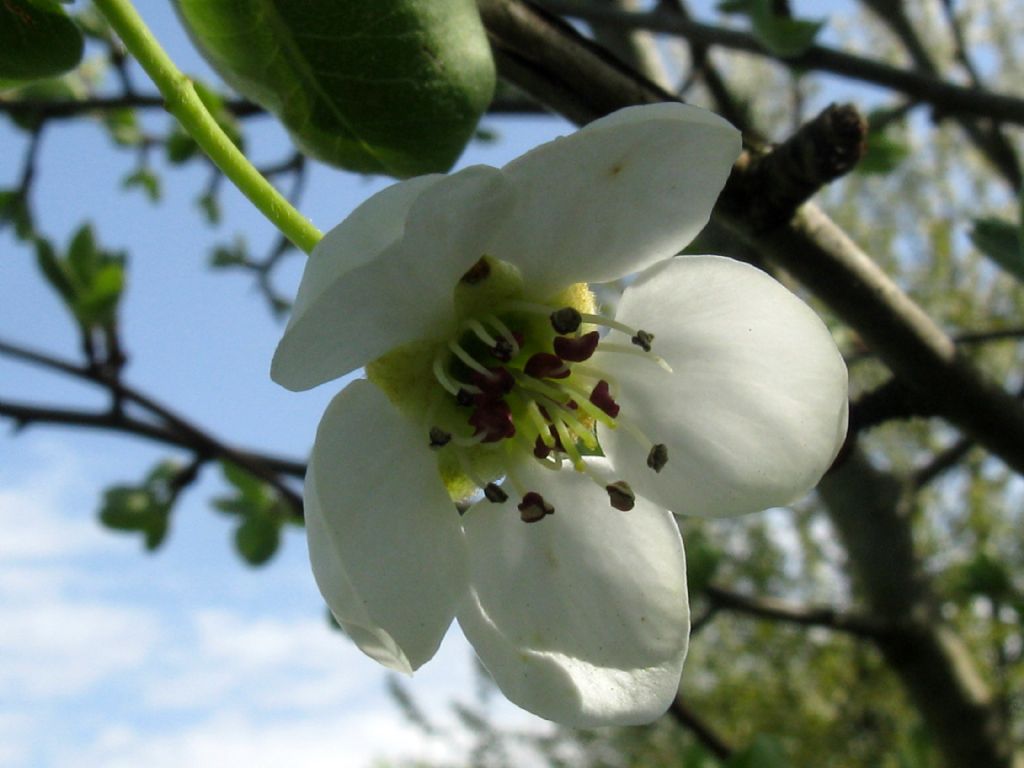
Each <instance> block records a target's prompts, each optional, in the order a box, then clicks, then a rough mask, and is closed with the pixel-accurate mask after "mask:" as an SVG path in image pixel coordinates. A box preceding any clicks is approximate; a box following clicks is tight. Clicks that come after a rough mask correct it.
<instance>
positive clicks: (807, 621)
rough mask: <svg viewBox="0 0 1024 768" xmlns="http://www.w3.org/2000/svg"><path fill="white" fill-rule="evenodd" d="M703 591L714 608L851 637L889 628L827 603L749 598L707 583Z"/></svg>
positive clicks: (877, 633)
mask: <svg viewBox="0 0 1024 768" xmlns="http://www.w3.org/2000/svg"><path fill="white" fill-rule="evenodd" d="M704 593H705V594H706V595H707V597H708V599H709V600H710V601H711V603H712V605H714V606H715V607H717V608H724V609H727V610H731V611H735V612H737V613H744V614H747V615H749V616H755V617H757V618H760V619H768V620H770V621H783V622H787V623H789V624H797V625H799V626H804V627H825V628H826V629H834V630H837V631H839V632H846V633H847V634H850V635H853V636H855V637H861V638H866V639H872V640H876V639H879V638H881V637H883V636H884V635H885V634H886V633H888V632H889V631H890V630H891V628H892V625H891V624H890V623H889V622H886V621H882V620H880V619H878V618H877V617H875V616H869V615H858V614H852V613H844V612H843V611H840V610H838V609H836V608H833V607H831V606H806V605H796V604H793V603H790V602H787V601H784V600H778V599H776V598H771V597H751V596H748V595H741V594H739V593H738V592H732V591H729V590H726V589H723V588H721V587H716V586H714V585H710V584H709V585H708V586H707V587H705V589H704Z"/></svg>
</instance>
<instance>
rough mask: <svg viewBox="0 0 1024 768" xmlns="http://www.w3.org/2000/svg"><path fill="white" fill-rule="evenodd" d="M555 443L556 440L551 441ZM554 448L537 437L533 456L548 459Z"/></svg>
mask: <svg viewBox="0 0 1024 768" xmlns="http://www.w3.org/2000/svg"><path fill="white" fill-rule="evenodd" d="M551 442H552V443H554V440H552V441H551ZM551 448H552V446H550V445H548V444H547V443H545V442H544V440H543V439H542V438H541V436H540V435H537V440H536V441H535V442H534V444H533V455H534V456H535V457H536V458H538V459H546V458H547V457H548V456H550V455H551Z"/></svg>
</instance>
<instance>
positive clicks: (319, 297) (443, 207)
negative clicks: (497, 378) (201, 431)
mask: <svg viewBox="0 0 1024 768" xmlns="http://www.w3.org/2000/svg"><path fill="white" fill-rule="evenodd" d="M417 181H419V180H416V179H414V180H412V181H410V182H405V183H406V184H415V183H416V182H417ZM400 186H401V185H400ZM421 186H423V187H424V191H423V192H422V193H421V194H419V195H418V196H417V197H416V198H415V199H414V200H412V201H411V204H410V201H409V200H408V199H404V198H403V199H397V198H398V197H399V196H398V193H395V198H396V202H395V216H396V218H397V217H404V227H403V228H402V232H403V235H402V237H401V239H398V240H393V241H391V242H390V244H388V245H387V246H386V247H384V249H383V251H382V252H379V253H378V254H377V255H376V256H375V257H371V258H370V259H368V260H365V261H363V263H360V264H358V266H353V267H351V268H350V269H348V270H347V271H343V272H339V273H335V274H334V279H333V281H328V282H327V284H326V285H325V286H323V287H322V288H320V289H319V291H317V290H316V289H314V288H312V287H311V288H309V289H307V293H308V294H309V295H310V296H313V297H314V298H311V299H309V300H308V301H304V302H303V305H302V310H303V311H302V312H301V314H299V313H296V314H295V316H294V317H293V318H292V321H291V322H290V323H289V324H288V327H287V329H285V334H284V338H282V339H281V342H280V344H278V347H277V351H276V352H275V354H274V362H273V366H272V368H271V377H272V378H273V379H274V381H276V382H278V383H279V384H281V385H283V386H285V387H287V388H289V389H296V390H297V389H308V388H309V387H314V386H316V385H317V384H322V383H323V382H325V381H329V380H330V379H333V378H337V377H338V376H342V375H344V374H346V373H348V372H350V371H352V370H355V369H356V368H358V367H360V366H362V365H365V364H366V363H368V362H370V361H371V360H373V359H375V358H377V357H379V356H380V355H382V354H384V353H385V352H387V351H388V350H390V349H393V348H394V347H397V346H399V345H400V344H403V343H405V342H409V341H414V340H416V339H418V338H430V339H434V338H438V337H440V336H444V335H445V334H446V333H448V331H449V324H450V322H451V318H452V316H453V310H452V291H453V290H454V288H455V284H456V283H457V282H458V280H459V278H460V277H462V275H463V274H465V272H466V270H467V269H469V267H471V266H472V265H473V264H474V263H475V262H476V261H477V260H478V259H479V258H480V257H481V256H482V255H483V254H484V252H485V251H486V250H487V244H488V242H489V241H490V239H491V235H492V232H493V230H494V228H495V226H496V225H497V224H498V222H499V221H500V219H501V216H502V214H503V212H504V211H506V210H507V209H508V208H509V207H511V205H512V197H513V194H514V193H513V191H512V188H511V187H510V185H509V184H508V183H507V182H506V181H505V179H504V177H503V175H502V173H501V171H499V170H497V169H494V168H488V167H486V166H474V167H472V168H467V169H465V170H463V171H460V172H459V173H457V174H455V175H453V176H448V177H444V178H442V179H440V180H433V181H432V182H431V183H429V184H428V183H426V182H423V183H422V185H421ZM406 211H408V214H407V215H405V214H406ZM367 218H372V219H373V220H375V221H379V220H382V219H383V218H385V214H384V211H383V209H378V208H375V209H374V210H373V212H372V216H371V215H370V214H368V215H367ZM343 226H344V224H343ZM355 229H356V230H358V231H360V232H363V233H364V234H365V233H367V232H369V231H370V229H371V228H370V227H367V228H366V229H365V230H364V229H362V228H360V227H355ZM396 229H397V227H396ZM373 231H374V232H375V233H379V232H382V231H383V228H378V229H374V230H373ZM329 238H330V236H328V238H325V241H326V240H328V239H329ZM384 239H386V238H384V237H377V238H376V239H375V235H374V236H370V235H366V240H367V241H368V242H370V246H371V247H370V248H369V250H372V247H373V246H376V245H379V244H381V243H382V242H383V241H384ZM332 242H334V243H335V244H345V243H348V242H349V238H345V239H341V238H340V236H339V239H338V240H333V241H332ZM318 250H319V251H320V252H321V253H322V255H320V254H318V256H319V259H321V260H323V259H328V260H334V259H339V260H344V259H348V260H349V261H351V262H353V263H354V262H355V261H356V260H355V259H350V258H349V257H346V256H345V255H344V254H342V253H340V252H339V253H336V252H335V251H334V250H332V245H331V242H328V243H325V244H324V245H323V246H322V247H321V246H318ZM310 269H313V270H314V271H313V273H312V275H313V276H312V277H310V280H311V281H313V280H319V279H321V277H320V276H321V275H323V276H325V278H330V277H331V274H330V272H331V271H330V270H329V269H328V268H326V267H323V266H317V267H316V268H315V269H314V268H313V267H312V265H311V266H310V267H307V271H309V270H310ZM303 279H304V282H305V280H306V278H305V276H304V278H303Z"/></svg>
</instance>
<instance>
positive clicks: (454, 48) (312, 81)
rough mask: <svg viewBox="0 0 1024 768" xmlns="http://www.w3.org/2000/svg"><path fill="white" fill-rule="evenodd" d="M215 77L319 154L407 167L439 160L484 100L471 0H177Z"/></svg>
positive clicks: (487, 67)
mask: <svg viewBox="0 0 1024 768" xmlns="http://www.w3.org/2000/svg"><path fill="white" fill-rule="evenodd" d="M176 6H177V8H178V11H179V15H180V16H181V18H182V19H183V21H184V23H185V25H186V27H187V28H188V30H189V32H190V34H191V35H192V37H193V39H194V40H195V42H196V44H197V45H198V46H199V48H200V49H201V50H202V51H203V53H204V54H205V56H206V58H207V59H208V60H209V61H210V63H211V64H212V65H213V66H214V68H215V69H217V71H218V72H219V73H220V74H221V75H222V76H223V77H224V79H225V80H226V81H227V82H228V83H229V84H231V85H232V86H233V87H234V88H236V89H237V90H238V91H239V92H240V93H242V94H244V95H245V96H247V97H248V98H250V99H252V100H253V101H255V102H257V103H259V104H261V105H262V106H264V107H265V108H267V109H268V110H270V111H271V112H273V113H274V114H276V115H277V116H278V117H279V118H280V119H281V120H282V121H283V122H284V124H285V125H286V126H287V127H288V129H289V131H290V132H291V134H292V137H293V139H294V140H295V142H296V144H298V146H299V147H300V148H301V149H302V150H303V151H304V152H306V153H308V154H310V155H311V156H313V157H316V158H318V159H320V160H323V161H324V162H328V163H331V164H333V165H338V166H341V167H344V168H349V169H351V170H354V171H359V172H365V173H387V174H390V175H392V176H398V177H406V176H412V175H416V174H421V173H428V172H432V171H445V170H447V169H448V168H450V167H451V165H452V164H453V163H454V162H455V160H456V159H457V158H458V156H459V154H460V153H461V152H462V149H463V147H464V146H465V144H466V142H467V141H468V140H469V139H470V138H471V137H472V135H473V131H474V129H475V128H476V124H477V122H478V120H479V118H480V115H481V114H482V113H483V111H484V110H485V109H486V107H487V105H488V104H489V102H490V99H491V95H492V93H493V89H494V65H493V62H492V60H491V53H490V47H489V46H488V43H487V38H486V35H485V33H484V30H483V26H482V24H481V22H480V17H479V14H478V12H477V9H476V5H475V4H474V3H473V2H472V0H375V2H373V3H367V2H363V1H362V0H307V2H303V3H285V2H274V0H232V1H231V2H219V3H210V2H208V1H207V0H176Z"/></svg>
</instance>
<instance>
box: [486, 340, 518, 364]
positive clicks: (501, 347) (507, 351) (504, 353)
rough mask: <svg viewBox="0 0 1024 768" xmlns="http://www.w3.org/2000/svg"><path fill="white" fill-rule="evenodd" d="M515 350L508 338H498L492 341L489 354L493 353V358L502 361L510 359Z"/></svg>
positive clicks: (505, 361)
mask: <svg viewBox="0 0 1024 768" xmlns="http://www.w3.org/2000/svg"><path fill="white" fill-rule="evenodd" d="M516 351H517V350H516V348H515V347H514V346H512V344H510V343H509V341H508V339H498V340H497V341H496V342H494V346H493V347H491V354H492V355H494V359H495V360H500V361H501V362H503V363H507V362H508V361H509V360H511V359H512V356H513V355H514V354H515V353H516Z"/></svg>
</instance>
